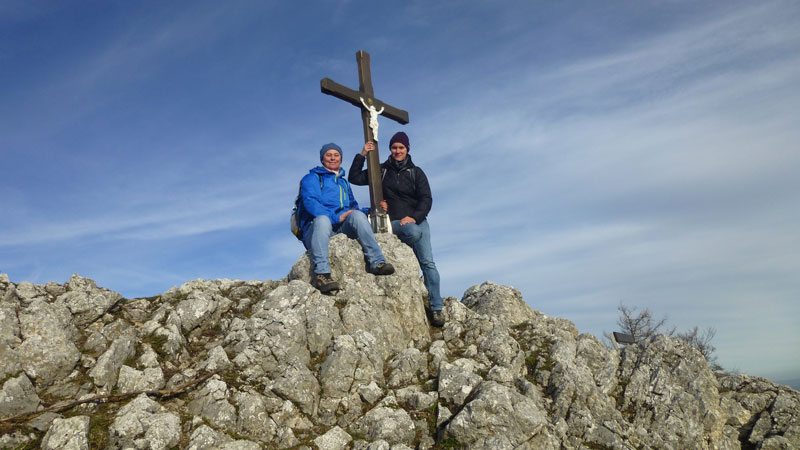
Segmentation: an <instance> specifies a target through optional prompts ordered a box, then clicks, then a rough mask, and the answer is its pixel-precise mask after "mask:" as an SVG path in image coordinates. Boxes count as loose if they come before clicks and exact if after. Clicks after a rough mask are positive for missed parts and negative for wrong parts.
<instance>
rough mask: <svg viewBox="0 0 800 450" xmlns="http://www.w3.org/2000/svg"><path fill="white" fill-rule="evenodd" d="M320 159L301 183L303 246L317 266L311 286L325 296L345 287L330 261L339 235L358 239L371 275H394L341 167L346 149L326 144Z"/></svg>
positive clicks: (392, 268)
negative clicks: (330, 245)
mask: <svg viewBox="0 0 800 450" xmlns="http://www.w3.org/2000/svg"><path fill="white" fill-rule="evenodd" d="M319 157H320V161H321V162H322V166H317V167H315V168H313V169H311V170H310V171H309V173H308V175H306V176H304V177H303V179H302V180H301V181H300V197H301V199H302V208H301V209H300V214H299V222H300V223H299V225H300V228H301V229H302V230H303V245H305V247H306V249H307V250H309V251H310V252H311V264H313V267H314V277H313V278H312V280H311V284H312V285H313V286H314V287H315V288H317V289H319V291H320V292H322V293H327V292H330V291H335V290H339V289H340V288H341V286H340V285H339V282H338V281H336V280H334V279H333V277H332V276H331V266H330V262H329V261H328V243H329V242H330V239H331V237H332V236H333V235H335V234H338V233H344V234H346V235H347V237H349V238H351V239H356V240H358V242H359V244H361V248H362V249H363V250H364V256H365V257H366V260H367V264H368V267H369V269H368V270H369V272H370V273H372V274H375V275H390V274H392V273H394V267H393V266H392V265H391V264H389V263H387V262H386V258H385V257H384V256H383V251H382V250H381V248H380V246H379V245H378V241H376V240H375V235H374V234H373V233H372V226H371V225H370V223H369V219H367V216H366V215H365V214H364V213H363V212H362V211H360V210H359V209H358V202H356V199H355V197H353V191H352V190H351V189H350V184H349V183H348V182H347V180H346V179H345V177H344V175H345V172H344V169H342V168H341V165H342V149H341V148H340V147H339V146H338V145H336V144H334V143H330V144H325V145H323V146H322V149H321V150H320V152H319Z"/></svg>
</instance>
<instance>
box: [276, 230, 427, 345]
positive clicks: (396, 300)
mask: <svg viewBox="0 0 800 450" xmlns="http://www.w3.org/2000/svg"><path fill="white" fill-rule="evenodd" d="M376 238H377V240H378V243H379V244H380V245H381V248H382V249H383V251H384V255H385V256H386V258H387V260H388V261H389V262H391V263H392V264H393V265H394V266H395V269H396V272H395V274H394V275H390V276H381V277H376V276H374V275H372V274H369V273H366V271H365V267H364V258H363V254H362V250H361V246H360V245H359V244H358V243H357V242H356V241H355V240H353V239H348V238H347V237H346V236H344V235H342V234H339V235H336V236H334V237H333V238H331V243H330V249H329V253H330V261H331V271H332V274H333V276H334V277H335V278H337V279H338V280H340V281H341V282H342V284H343V289H342V290H341V291H340V293H339V294H337V298H342V299H346V303H345V304H344V305H343V307H342V309H341V314H340V315H341V320H342V324H343V327H344V332H345V333H352V332H353V331H356V330H364V331H367V332H369V333H370V334H372V335H373V336H375V338H376V339H377V342H378V347H379V352H380V353H379V356H380V357H381V358H382V359H384V360H385V359H386V358H388V357H389V356H391V354H394V353H397V352H400V351H402V350H404V349H405V348H407V347H408V345H409V343H412V344H413V346H414V347H417V348H423V347H425V346H427V345H428V344H429V343H430V334H429V332H428V323H427V318H426V317H425V314H424V306H423V301H422V299H423V298H424V296H425V295H427V292H426V291H425V286H424V285H423V284H422V281H421V280H420V278H419V265H418V263H417V262H416V257H415V256H414V253H413V251H412V250H411V248H410V247H408V246H407V245H405V244H403V243H402V242H400V241H399V240H398V239H397V237H395V236H394V235H391V234H379V235H378V236H376ZM311 275H312V268H311V265H310V263H309V260H308V256H307V255H303V256H302V257H301V258H300V259H299V260H298V261H297V263H295V265H294V267H292V270H291V272H290V273H289V280H302V281H304V282H305V283H309V282H310V280H311Z"/></svg>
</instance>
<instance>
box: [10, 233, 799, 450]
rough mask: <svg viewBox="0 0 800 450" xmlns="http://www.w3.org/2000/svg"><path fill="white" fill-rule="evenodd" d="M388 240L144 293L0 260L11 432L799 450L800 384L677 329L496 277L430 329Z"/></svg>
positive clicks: (114, 442) (92, 440)
mask: <svg viewBox="0 0 800 450" xmlns="http://www.w3.org/2000/svg"><path fill="white" fill-rule="evenodd" d="M378 240H379V242H380V244H381V246H382V247H383V249H384V252H385V254H386V256H387V258H388V260H389V261H390V262H392V263H393V264H394V265H395V267H396V269H397V272H396V273H395V274H394V275H390V276H381V277H376V276H374V275H371V274H368V273H367V272H366V271H365V267H364V259H363V255H362V253H361V249H360V247H359V246H358V244H357V243H356V242H355V241H353V240H349V239H347V238H345V237H344V236H341V235H339V236H336V237H334V238H333V239H332V240H331V250H330V255H331V262H332V268H333V275H334V276H335V277H336V278H338V279H339V280H340V281H341V284H342V289H341V290H340V291H338V293H336V294H335V295H332V296H326V295H321V294H320V293H319V292H318V291H317V290H315V289H314V288H312V287H311V285H310V284H309V280H310V268H309V267H310V266H309V260H308V258H307V256H305V255H302V256H301V257H300V258H299V260H298V261H297V263H296V264H295V265H294V267H292V268H291V271H290V272H289V274H288V276H287V277H286V278H284V279H282V280H279V281H239V280H213V281H212V280H195V281H189V282H187V283H185V284H183V285H181V286H180V287H175V288H172V289H170V290H169V291H167V292H165V293H163V294H161V295H157V296H155V297H151V298H137V299H126V298H123V297H122V296H121V295H120V294H118V293H115V292H112V291H109V290H107V289H103V288H101V287H98V286H97V284H96V283H95V282H94V281H92V280H90V279H87V278H83V277H80V276H78V275H74V276H72V278H70V280H69V281H67V282H66V283H65V284H57V283H47V284H45V285H36V284H31V283H28V282H20V283H19V284H14V283H12V282H11V281H10V280H9V279H8V277H7V276H5V275H0V385H1V386H2V390H0V448H44V449H89V448H98V449H105V448H108V449H171V448H181V449H184V448H185V449H196V450H199V449H260V448H269V449H272V448H279V449H288V448H295V449H321V450H335V449H359V450H401V449H415V448H418V449H430V448H465V449H492V450H494V449H552V450H556V449H798V448H800V393H798V392H796V391H794V390H792V389H790V388H788V387H785V386H780V385H777V384H774V383H772V382H770V381H768V380H765V379H763V378H757V377H751V376H747V375H723V374H715V373H714V372H712V370H711V369H710V368H709V366H708V364H707V363H706V361H705V360H704V359H703V356H702V355H701V354H700V353H699V352H698V351H696V350H695V349H694V348H693V347H690V346H687V345H686V344H684V343H683V342H682V341H680V340H678V339H674V338H670V337H667V336H657V337H655V338H653V339H651V340H648V341H647V342H645V343H643V344H640V345H632V346H628V347H625V348H623V349H621V350H615V349H611V348H608V347H607V346H606V345H604V344H603V343H602V342H601V341H600V340H598V339H597V338H596V337H595V336H592V335H589V334H580V333H579V332H578V330H577V329H576V328H575V326H574V325H573V324H572V323H571V322H570V321H568V320H566V319H561V318H555V317H548V316H546V315H544V314H542V313H540V312H537V311H535V310H533V309H531V308H530V307H529V306H528V305H527V304H526V303H525V301H524V300H523V298H522V295H521V294H520V292H519V291H518V290H516V289H514V288H512V287H507V286H500V285H496V284H494V283H491V282H486V283H483V284H481V285H476V286H473V287H471V288H470V289H468V290H467V291H466V292H465V293H464V296H463V297H462V298H461V300H458V299H456V298H452V297H451V298H447V299H446V300H445V310H444V312H445V316H446V318H447V323H446V325H445V326H444V328H441V329H438V328H432V327H430V326H429V322H428V319H427V317H426V311H425V306H424V302H425V296H426V292H425V288H424V285H423V283H422V281H421V280H420V278H419V273H418V266H417V262H416V260H415V258H414V255H413V253H412V251H411V250H410V249H409V248H408V247H407V246H405V245H403V244H402V243H400V241H398V240H397V239H396V238H395V237H394V236H391V235H388V236H387V235H381V236H379V237H378Z"/></svg>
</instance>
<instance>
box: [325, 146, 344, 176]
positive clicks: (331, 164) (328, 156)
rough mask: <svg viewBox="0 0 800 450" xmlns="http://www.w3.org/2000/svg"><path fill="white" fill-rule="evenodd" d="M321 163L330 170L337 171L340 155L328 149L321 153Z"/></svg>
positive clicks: (339, 164) (340, 161)
mask: <svg viewBox="0 0 800 450" xmlns="http://www.w3.org/2000/svg"><path fill="white" fill-rule="evenodd" d="M322 165H323V166H324V167H325V168H326V169H328V170H331V171H334V172H338V171H339V167H340V166H341V165H342V155H340V154H339V152H337V151H336V150H334V149H330V150H328V151H327V152H325V154H324V155H322Z"/></svg>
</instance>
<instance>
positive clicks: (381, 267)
mask: <svg viewBox="0 0 800 450" xmlns="http://www.w3.org/2000/svg"><path fill="white" fill-rule="evenodd" d="M369 273H371V274H373V275H391V274H393V273H394V266H393V265H391V264H389V263H379V264H378V265H377V266H375V267H373V268H372V269H369Z"/></svg>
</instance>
